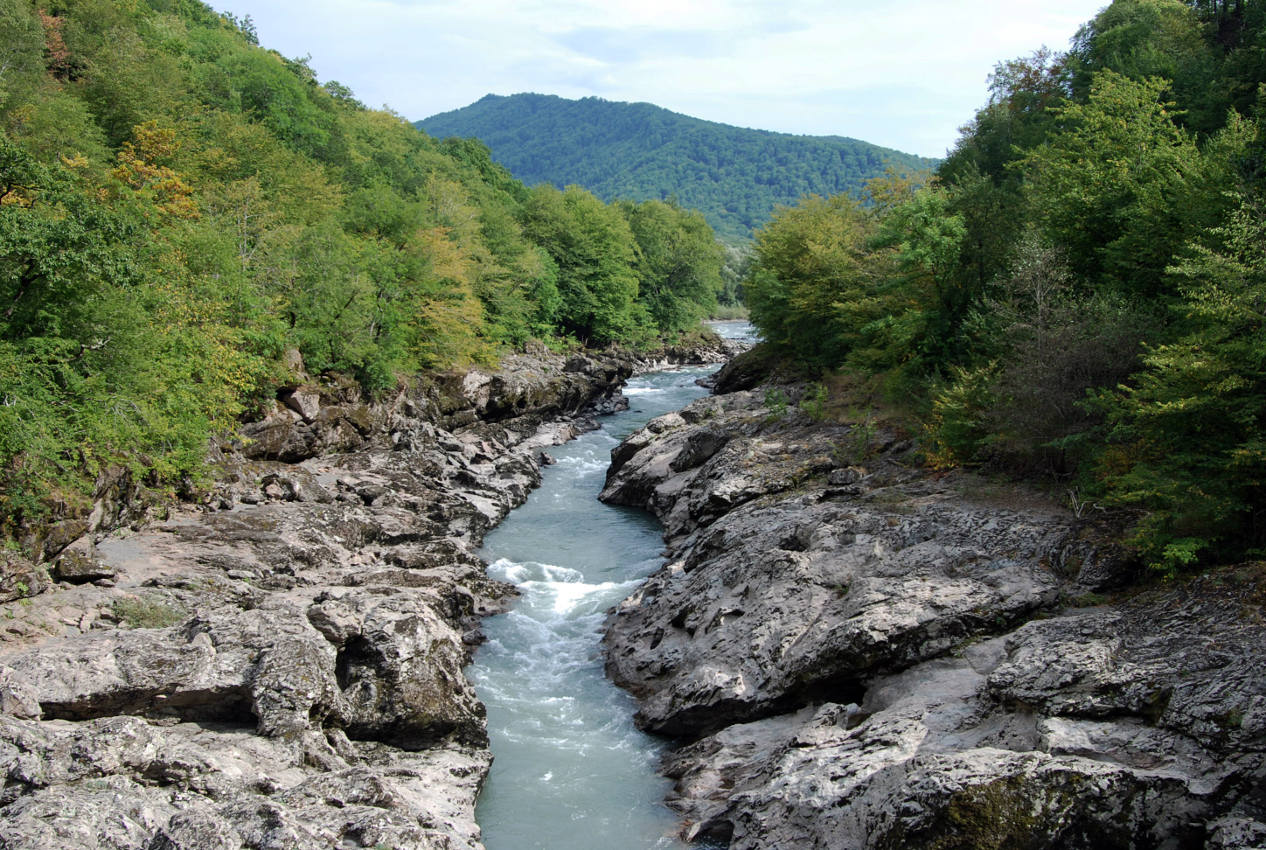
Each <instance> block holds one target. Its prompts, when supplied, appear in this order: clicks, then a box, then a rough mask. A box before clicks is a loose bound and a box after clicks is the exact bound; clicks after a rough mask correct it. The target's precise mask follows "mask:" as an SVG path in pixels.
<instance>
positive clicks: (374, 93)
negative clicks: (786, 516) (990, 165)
mask: <svg viewBox="0 0 1266 850" xmlns="http://www.w3.org/2000/svg"><path fill="white" fill-rule="evenodd" d="M1101 5H1103V0H1011V1H1010V2H1006V1H1005V0H972V2H944V0H942V2H936V0H893V2H889V3H886V4H884V3H873V2H869V3H861V2H857V0H837V2H830V0H799V2H795V1H794V0H793V2H775V0H637V1H636V2H631V1H630V0H618V2H610V0H519V2H514V0H466V2H462V3H456V2H447V1H446V2H429V0H370V2H351V0H258V2H252V0H220V2H219V3H218V4H217V8H220V9H222V10H225V11H231V12H233V13H234V14H237V15H239V16H241V15H246V14H250V15H252V16H253V18H254V20H255V22H256V25H257V27H258V29H259V34H260V40H261V42H262V43H263V44H265V45H266V46H268V47H272V48H274V49H277V50H279V51H281V52H282V53H284V54H286V55H288V56H296V55H305V54H310V55H311V56H312V66H313V68H315V69H316V71H317V73H318V74H319V75H320V77H321V78H322V79H337V80H339V81H340V82H342V83H344V84H346V85H348V86H350V87H351V88H352V89H353V90H354V91H355V92H356V93H357V95H358V96H359V97H360V99H361V100H363V101H364V102H366V103H368V104H370V105H374V106H378V105H384V104H385V105H389V106H390V107H391V108H392V109H394V110H395V111H397V112H399V113H401V114H403V115H405V116H407V117H409V118H412V119H417V118H424V117H426V116H428V115H432V114H434V113H436V112H442V111H446V110H449V109H456V108H458V107H461V106H465V105H466V104H468V103H471V102H472V101H474V100H476V99H478V98H479V97H482V96H483V95H484V94H487V93H489V92H493V93H497V94H511V93H514V92H519V91H537V92H543V93H550V94H561V95H564V96H567V97H577V96H583V95H591V94H592V95H599V96H601V97H605V98H608V99H611V100H634V101H649V102H652V103H656V104H659V105H661V106H665V107H668V108H669V109H674V110H676V111H679V112H685V113H688V114H692V115H697V116H699V117H702V118H708V119H711V120H715V121H724V122H726V123H731V124H740V125H743V126H752V127H760V128H763V129H770V130H781V131H785V132H796V133H814V134H835V135H845V136H853V137H856V138H862V139H865V140H867V141H873V142H876V143H879V144H884V145H888V146H891V147H896V148H899V149H902V150H909V151H912V152H915V153H922V154H926V155H940V154H942V153H943V152H944V151H945V149H946V148H947V147H948V146H950V145H951V144H952V143H953V141H954V139H955V138H956V137H957V128H958V127H959V126H960V125H961V124H963V123H965V122H966V121H968V120H969V119H970V118H971V116H972V114H973V110H974V109H975V108H976V107H977V106H979V105H980V104H981V103H983V102H984V99H985V94H986V92H985V79H986V77H987V75H988V74H989V72H990V70H991V69H992V68H993V66H994V64H995V63H996V62H998V61H1000V60H1004V59H1010V58H1014V57H1016V56H1020V55H1024V54H1027V53H1030V52H1032V51H1033V50H1035V49H1037V48H1038V47H1040V46H1042V45H1043V44H1046V45H1048V46H1051V47H1054V48H1057V49H1058V48H1063V47H1066V46H1067V44H1068V40H1069V39H1070V38H1071V37H1072V35H1073V34H1074V33H1075V32H1076V30H1077V27H1078V26H1079V25H1080V24H1081V23H1084V22H1085V21H1086V20H1087V19H1089V18H1090V17H1091V16H1092V15H1093V14H1094V13H1095V12H1096V11H1097V10H1098V8H1099V7H1100V6H1101Z"/></svg>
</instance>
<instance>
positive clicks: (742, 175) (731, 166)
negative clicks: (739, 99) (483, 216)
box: [417, 94, 936, 241]
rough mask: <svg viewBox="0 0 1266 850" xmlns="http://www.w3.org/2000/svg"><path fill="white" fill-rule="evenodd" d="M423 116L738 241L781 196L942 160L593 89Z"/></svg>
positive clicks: (517, 158)
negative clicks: (678, 211) (726, 120)
mask: <svg viewBox="0 0 1266 850" xmlns="http://www.w3.org/2000/svg"><path fill="white" fill-rule="evenodd" d="M417 126H418V127H421V128H422V129H424V130H426V131H427V132H428V133H430V134H431V135H432V136H435V137H436V138H445V137H449V136H455V137H460V138H470V137H473V138H477V139H479V140H480V141H482V142H483V143H484V144H486V145H488V147H489V149H490V150H491V151H492V157H493V159H494V160H496V161H497V162H499V163H501V164H502V165H504V166H505V167H506V168H507V169H508V170H509V171H510V173H511V174H513V175H514V176H515V177H517V178H518V179H520V180H522V181H523V182H524V183H527V184H528V185H535V184H537V183H552V184H554V185H555V186H558V187H560V188H561V187H563V186H567V185H571V184H575V185H578V186H584V187H585V188H586V189H588V190H589V191H591V192H593V193H594V194H595V195H597V196H598V197H600V198H603V199H605V200H614V199H617V198H629V199H633V200H649V199H656V200H664V199H667V198H676V199H677V200H678V201H679V202H680V203H681V204H683V205H684V206H687V207H690V208H691V209H697V210H700V211H701V212H703V214H704V215H705V216H706V217H707V219H708V221H709V222H710V223H711V224H712V226H713V228H714V229H715V230H716V231H717V232H718V233H719V234H721V235H722V236H723V237H724V238H726V239H729V240H740V241H745V240H747V239H748V238H750V236H751V233H752V231H753V230H754V229H755V228H757V227H759V226H760V225H762V224H764V223H765V221H767V220H768V218H769V216H770V214H771V213H772V212H773V209H774V207H775V206H776V205H778V204H790V203H793V202H794V201H795V200H796V199H797V198H799V197H800V196H802V195H806V194H820V195H831V194H836V193H840V192H847V193H851V194H857V193H858V192H859V191H860V190H861V187H862V186H863V185H864V184H865V182H866V181H867V180H869V179H871V178H873V177H878V176H880V175H882V174H883V173H884V172H885V170H887V169H888V168H893V169H895V170H896V171H898V172H901V173H911V172H917V171H925V170H928V169H931V168H932V167H934V166H935V164H936V160H932V159H927V158H925V157H919V156H915V155H913V154H906V153H901V152H900V151H895V150H890V149H888V148H882V147H879V146H878V145H873V144H870V143H868V142H862V141H858V140H856V139H849V138H844V137H840V136H796V135H790V134H786V133H774V132H770V131H767V130H750V129H746V128H741V127H732V126H729V125H726V124H718V123H715V122H712V121H704V120H702V119H700V118H692V117H690V116H687V115H681V114H678V113H675V112H671V111H669V110H667V109H663V108H662V107H658V106H654V105H652V104H649V103H619V102H613V101H607V100H603V99H601V98H597V97H586V98H582V99H580V100H568V99H565V98H561V97H557V96H555V95H542V94H515V95H509V96H499V95H492V94H490V95H487V96H486V97H484V98H482V99H480V100H479V101H476V102H475V103H473V104H471V105H470V106H467V107H464V108H462V109H456V110H453V111H451V112H444V113H441V114H439V115H433V116H431V117H429V118H424V119H423V120H421V121H418V122H417Z"/></svg>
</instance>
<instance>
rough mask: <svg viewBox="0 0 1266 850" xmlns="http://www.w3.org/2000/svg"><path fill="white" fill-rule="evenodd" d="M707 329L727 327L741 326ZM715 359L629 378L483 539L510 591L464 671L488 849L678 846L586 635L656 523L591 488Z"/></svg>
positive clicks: (596, 637) (629, 724) (692, 394)
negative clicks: (619, 449) (481, 735)
mask: <svg viewBox="0 0 1266 850" xmlns="http://www.w3.org/2000/svg"><path fill="white" fill-rule="evenodd" d="M719 330H720V331H721V332H722V333H723V335H725V336H732V337H741V336H743V335H744V334H745V332H746V327H745V326H744V325H740V324H735V323H729V324H727V325H725V326H722V327H721V328H720V329H719ZM715 369H716V367H715V366H707V367H693V368H682V369H670V370H666V371H663V372H655V373H652V374H648V375H642V376H639V377H636V378H634V379H632V380H630V381H629V384H628V386H627V387H626V388H625V391H624V392H625V395H626V396H628V398H629V402H630V406H629V410H627V411H625V412H623V413H617V414H615V415H613V416H609V417H604V418H603V420H602V427H601V428H600V429H599V430H597V431H593V432H590V433H588V434H584V435H582V436H581V437H579V438H578V439H576V440H574V441H572V442H571V443H568V444H567V445H565V446H560V447H558V448H556V449H554V450H553V451H552V454H553V455H554V457H555V458H556V459H557V461H558V463H557V464H555V465H554V466H550V467H547V468H546V469H545V470H544V481H543V482H542V484H541V487H540V488H539V489H538V490H536V491H535V492H534V493H533V494H532V495H531V497H529V499H528V501H527V503H526V504H525V505H523V507H521V508H519V509H517V510H515V511H514V512H513V513H511V514H510V516H509V517H508V518H507V519H506V521H505V522H504V523H502V524H501V525H500V526H499V527H498V528H497V529H495V530H494V531H493V532H492V533H490V534H489V535H488V537H487V539H486V541H485V543H484V548H483V551H482V553H481V554H482V555H483V557H484V559H485V560H487V561H488V562H489V563H490V564H491V566H490V568H489V572H490V574H491V575H493V576H495V577H497V578H501V579H504V580H506V581H510V582H513V583H514V584H515V585H516V586H517V587H518V588H519V590H520V591H521V592H522V594H523V595H522V597H521V598H520V599H519V600H518V601H517V602H516V603H515V605H514V608H513V609H512V610H511V611H510V612H509V613H507V614H504V615H501V616H498V617H493V618H490V619H488V620H486V621H485V622H484V633H485V634H486V635H487V637H488V642H487V643H486V644H485V645H484V646H482V647H480V649H479V650H478V652H477V653H476V655H475V661H474V663H473V664H472V665H471V667H470V668H469V669H468V671H467V672H468V673H469V675H470V677H471V679H472V681H473V682H474V683H475V688H476V690H477V692H478V693H479V697H480V699H482V700H483V701H484V703H485V704H486V705H487V706H488V734H489V737H490V738H491V742H492V753H493V756H494V758H495V761H494V762H493V766H492V773H491V775H490V776H489V778H488V782H487V785H486V786H485V787H484V791H483V794H482V796H481V797H480V800H479V807H478V809H477V812H476V814H477V819H478V821H479V824H480V826H481V828H482V829H483V837H484V844H485V846H486V847H487V848H488V850H528V848H549V850H573V848H574V850H593V848H601V850H647V848H684V847H685V846H686V845H685V844H684V843H682V842H681V841H679V840H678V839H677V838H676V837H675V835H676V832H677V830H678V828H679V825H678V823H677V820H676V817H675V816H674V814H673V813H672V812H671V811H670V810H669V809H668V808H667V807H666V806H664V804H663V802H662V801H663V799H664V795H665V794H666V793H667V792H668V791H669V789H670V787H671V786H670V783H669V782H668V780H666V779H664V778H663V777H661V776H659V775H658V773H657V772H656V766H657V764H658V762H659V759H660V756H661V755H662V753H663V751H664V747H665V746H666V744H665V743H664V742H663V741H660V740H658V739H655V738H652V737H650V736H648V735H645V734H643V733H642V732H640V731H638V729H637V728H636V727H635V726H634V725H633V720H632V717H633V712H634V709H635V705H634V703H633V699H632V698H631V697H629V696H628V695H627V694H626V693H624V692H623V691H621V690H619V689H618V688H616V687H615V686H614V685H612V684H611V683H610V682H609V681H608V680H607V679H606V678H605V677H604V676H603V673H602V655H601V649H600V646H599V641H600V639H601V635H602V623H603V620H604V618H605V616H606V611H607V609H609V608H610V607H611V606H613V605H615V604H616V603H617V602H619V601H620V600H621V599H623V598H624V597H625V596H627V595H628V594H629V593H630V592H631V591H632V590H633V589H634V588H636V587H637V585H638V584H639V583H640V582H641V581H642V579H644V578H645V577H646V576H647V575H649V574H650V573H651V572H653V571H654V570H655V569H657V568H658V567H659V566H660V565H661V564H662V562H663V561H662V559H661V557H660V551H661V550H662V548H663V542H662V540H661V539H660V527H659V523H658V522H657V521H656V520H655V519H654V518H653V517H651V516H650V515H649V514H646V513H644V512H642V511H637V510H633V509H631V508H622V507H615V506H611V505H604V504H602V503H601V502H599V501H598V500H597V495H598V492H599V491H600V490H601V489H602V483H603V479H604V478H605V476H606V470H607V465H608V463H609V462H610V455H611V449H612V448H614V447H615V446H616V445H617V444H618V443H619V442H620V440H622V439H624V437H626V436H628V435H629V434H631V433H632V432H634V431H635V430H637V429H638V428H641V427H642V425H643V424H645V423H646V422H647V421H648V420H649V419H652V418H654V417H656V416H659V415H660V414H663V413H668V412H669V411H673V410H677V409H679V408H681V407H684V406H685V405H686V404H688V403H690V402H691V401H693V400H694V399H696V398H699V397H701V396H703V395H705V394H706V392H707V391H706V390H704V389H703V388H701V387H699V386H698V385H697V384H696V383H695V380H696V379H697V378H700V377H703V376H705V375H707V374H709V373H710V372H712V371H714V370H715ZM694 846H695V847H698V845H694Z"/></svg>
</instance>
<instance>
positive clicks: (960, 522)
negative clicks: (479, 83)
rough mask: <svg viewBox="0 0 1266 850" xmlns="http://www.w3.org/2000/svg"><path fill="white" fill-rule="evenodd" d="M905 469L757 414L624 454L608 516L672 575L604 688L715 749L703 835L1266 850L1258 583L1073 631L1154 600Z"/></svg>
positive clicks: (717, 404) (644, 434)
mask: <svg viewBox="0 0 1266 850" xmlns="http://www.w3.org/2000/svg"><path fill="white" fill-rule="evenodd" d="M717 431H720V432H723V433H725V434H727V435H728V437H729V439H728V441H726V442H725V444H724V446H723V447H722V448H720V449H719V450H717V451H716V452H715V453H712V454H711V455H710V456H709V457H708V458H706V459H703V460H702V461H701V462H699V463H695V458H693V457H691V455H690V453H689V447H690V446H691V445H692V444H694V443H695V442H696V441H698V442H700V443H703V442H709V443H710V442H712V441H713V437H712V436H710V435H711V434H712V433H714V432H717ZM844 449H847V451H845V450H844ZM907 451H908V444H907V443H906V441H904V440H903V439H901V438H900V435H897V434H890V433H885V432H883V430H882V429H880V430H879V432H878V433H876V434H875V435H874V439H872V440H869V441H868V444H867V445H866V446H864V447H862V446H858V445H856V441H855V440H852V438H851V434H850V432H849V430H848V429H847V428H841V427H839V426H832V425H829V424H824V425H810V424H807V423H805V422H803V421H802V420H801V419H800V418H798V417H791V416H788V417H786V418H784V419H781V420H778V419H774V418H771V417H770V416H769V413H768V411H767V410H765V409H764V405H763V404H762V402H761V396H760V395H759V394H757V393H746V392H741V391H740V392H732V393H730V394H728V395H726V396H723V397H720V398H716V399H710V400H708V401H707V402H704V403H697V404H696V405H694V406H692V407H691V408H687V409H686V410H684V411H682V412H681V413H680V414H672V415H669V416H666V417H661V418H660V419H659V420H656V421H655V422H652V423H649V424H648V426H647V428H646V429H644V430H643V431H641V432H639V433H637V434H634V435H632V436H631V437H630V438H629V439H628V440H627V441H626V442H625V443H624V444H622V445H621V446H619V447H617V448H616V449H615V450H613V452H612V457H613V465H612V470H611V473H610V474H609V476H608V480H607V487H606V488H605V490H604V491H603V498H604V499H608V500H611V501H616V502H622V503H628V504H635V505H638V506H640V507H645V508H648V509H650V510H652V511H654V512H656V513H657V514H658V515H659V516H660V517H661V519H662V520H663V522H664V525H665V536H666V538H667V540H668V544H669V554H670V557H671V560H670V563H669V564H668V565H667V566H665V567H664V568H663V569H662V570H660V571H659V572H658V573H656V574H655V575H653V576H652V577H651V578H650V579H649V580H648V581H647V582H646V583H645V584H644V585H643V586H642V587H641V588H639V589H638V590H637V591H636V592H635V593H634V594H632V595H631V596H630V597H629V598H628V599H627V600H626V601H625V602H623V603H622V604H621V605H620V606H618V607H617V609H616V610H615V611H614V613H613V614H612V615H611V616H610V617H609V619H608V622H607V633H606V638H605V641H606V649H607V669H608V672H609V673H610V674H611V675H612V677H613V678H614V679H615V680H616V682H617V683H619V684H621V685H622V686H624V687H626V688H627V689H629V690H630V691H631V692H632V693H633V694H634V696H635V697H637V699H638V705H639V711H638V715H637V719H638V722H639V723H640V724H641V725H643V726H645V727H647V728H649V729H651V730H654V731H658V732H663V733H665V734H670V735H674V736H679V737H683V738H685V739H686V740H688V741H689V740H693V741H694V742H693V743H689V744H688V745H687V746H684V747H682V748H680V749H678V750H676V751H674V752H673V753H672V754H671V755H670V756H669V757H668V758H667V761H666V763H665V765H664V770H665V772H666V773H667V775H669V776H670V777H672V778H673V779H675V780H676V790H675V792H674V796H673V799H672V801H671V803H672V805H673V806H674V807H676V808H677V809H678V810H679V811H680V812H681V813H682V816H683V819H684V823H685V826H684V828H683V834H684V835H685V836H686V837H687V838H689V839H692V840H694V839H702V838H710V839H713V840H715V841H719V842H721V843H724V844H726V845H727V846H729V847H730V848H732V850H755V848H762V850H763V849H764V848H770V850H772V849H773V848H788V847H795V848H821V850H827V848H830V850H853V848H857V850H862V849H863V848H865V850H892V848H901V847H934V848H1003V847H1025V848H1043V850H1045V848H1049V850H1056V848H1073V850H1082V849H1083V848H1084V850H1090V849H1091V848H1101V847H1107V848H1140V850H1141V848H1153V847H1158V848H1187V847H1201V846H1206V847H1216V848H1229V847H1238V848H1247V847H1253V846H1259V845H1260V843H1261V837H1262V836H1263V835H1266V823H1264V822H1263V813H1264V811H1266V810H1264V808H1263V801H1262V798H1261V795H1260V791H1259V790H1258V789H1260V788H1262V787H1266V783H1263V779H1266V776H1264V775H1263V774H1264V772H1266V761H1264V760H1263V753H1264V751H1266V662H1264V661H1263V659H1266V620H1264V619H1263V617H1262V614H1261V612H1262V605H1263V601H1264V600H1266V573H1263V571H1262V569H1261V568H1260V566H1255V567H1246V568H1244V569H1242V570H1238V571H1223V572H1222V573H1220V574H1218V575H1216V576H1211V577H1209V578H1205V579H1199V580H1195V581H1189V582H1187V583H1186V584H1185V585H1183V586H1181V587H1177V588H1170V589H1166V590H1158V591H1152V592H1150V593H1144V594H1140V595H1136V596H1135V597H1134V598H1132V599H1129V600H1126V601H1121V602H1118V603H1115V604H1111V605H1100V606H1098V607H1094V608H1088V609H1079V610H1071V611H1065V610H1063V608H1062V607H1061V606H1062V605H1063V604H1064V602H1063V600H1066V599H1068V598H1076V597H1078V596H1079V595H1080V594H1084V593H1085V592H1086V590H1088V589H1090V590H1104V589H1110V588H1114V587H1120V586H1121V585H1122V583H1123V582H1128V581H1129V576H1130V575H1131V570H1132V569H1133V567H1132V565H1131V562H1130V559H1129V556H1128V552H1127V551H1126V550H1125V549H1124V548H1123V547H1121V546H1120V545H1119V544H1116V543H1114V542H1113V539H1112V535H1111V533H1108V532H1105V530H1104V528H1103V527H1102V524H1101V523H1098V522H1096V523H1093V524H1090V523H1087V522H1086V521H1085V520H1082V519H1079V518H1077V517H1075V516H1072V515H1071V514H1069V513H1068V512H1066V511H1064V510H1062V509H1060V508H1058V507H1056V506H1053V505H1051V504H1049V503H1047V502H1045V501H1044V500H1043V499H1042V498H1040V497H1039V496H1037V495H1035V494H1032V493H1027V492H1025V491H1023V490H1022V489H1020V488H1015V487H1009V488H1008V487H1003V488H1000V487H999V485H997V484H992V485H988V486H986V485H985V484H984V482H981V481H980V480H978V479H976V478H974V477H973V476H970V475H965V474H962V473H955V474H951V475H947V476H937V477H933V476H931V475H928V474H925V473H923V472H921V471H920V470H918V469H917V467H915V466H914V465H912V464H911V463H910V459H909V458H908V457H907V456H906V455H905V454H904V453H906V452H907Z"/></svg>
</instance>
